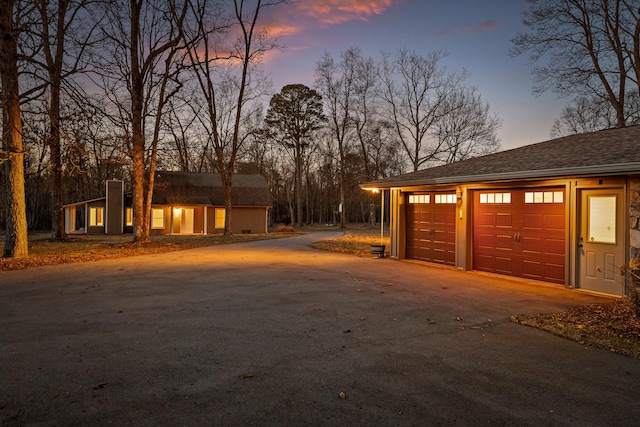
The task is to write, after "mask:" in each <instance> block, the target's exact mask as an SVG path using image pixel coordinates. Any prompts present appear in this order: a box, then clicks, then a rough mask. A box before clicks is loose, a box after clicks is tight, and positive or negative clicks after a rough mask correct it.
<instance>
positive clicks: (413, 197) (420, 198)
mask: <svg viewBox="0 0 640 427" xmlns="http://www.w3.org/2000/svg"><path fill="white" fill-rule="evenodd" d="M409 203H410V204H416V203H423V204H424V203H431V195H430V194H409Z"/></svg>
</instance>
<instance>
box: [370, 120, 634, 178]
mask: <svg viewBox="0 0 640 427" xmlns="http://www.w3.org/2000/svg"><path fill="white" fill-rule="evenodd" d="M627 173H640V126H630V127H626V128H618V129H610V130H603V131H598V132H590V133H583V134H579V135H571V136H567V137H563V138H558V139H553V140H551V141H546V142H540V143H537V144H532V145H527V146H524V147H520V148H515V149H512V150H506V151H501V152H498V153H494V154H489V155H486V156H482V157H476V158H473V159H469V160H464V161H461V162H457V163H451V164H448V165H442V166H436V167H433V168H428V169H423V170H419V171H417V172H412V173H408V174H403V175H397V176H392V177H389V178H385V179H382V180H378V181H373V182H368V183H365V184H362V185H361V186H362V187H363V188H367V187H377V188H390V187H402V186H412V185H437V184H462V183H469V182H488V181H501V180H515V179H546V178H559V177H571V176H588V175H596V174H598V175H603V174H609V175H616V174H627Z"/></svg>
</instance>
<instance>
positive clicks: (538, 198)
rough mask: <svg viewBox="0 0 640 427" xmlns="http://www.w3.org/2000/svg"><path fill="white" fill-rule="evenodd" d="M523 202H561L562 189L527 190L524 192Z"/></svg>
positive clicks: (562, 200) (562, 199) (562, 197)
mask: <svg viewBox="0 0 640 427" xmlns="http://www.w3.org/2000/svg"><path fill="white" fill-rule="evenodd" d="M524 202H525V203H563V202H564V193H563V192H562V191H527V192H525V193H524Z"/></svg>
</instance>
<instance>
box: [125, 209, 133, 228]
mask: <svg viewBox="0 0 640 427" xmlns="http://www.w3.org/2000/svg"><path fill="white" fill-rule="evenodd" d="M124 216H125V218H124V223H125V225H126V226H127V227H131V226H133V209H132V208H127V209H126V210H125V213H124Z"/></svg>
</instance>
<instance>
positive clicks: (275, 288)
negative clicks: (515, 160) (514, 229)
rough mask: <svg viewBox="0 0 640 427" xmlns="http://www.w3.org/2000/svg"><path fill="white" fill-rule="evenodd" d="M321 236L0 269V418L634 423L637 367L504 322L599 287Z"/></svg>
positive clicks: (21, 421) (639, 410)
mask: <svg viewBox="0 0 640 427" xmlns="http://www.w3.org/2000/svg"><path fill="white" fill-rule="evenodd" d="M329 236H331V234H327V233H324V234H323V233H314V234H309V235H306V236H301V237H295V238H289V239H283V240H271V241H261V242H252V243H244V244H236V245H228V246H217V247H207V248H199V249H194V250H189V251H183V252H174V253H167V254H157V255H149V256H141V257H132V258H128V259H117V260H107V261H100V262H92V263H83V264H75V265H73V264H72V265H63V266H51V267H41V268H33V269H28V270H24V271H11V272H0V425H3V426H4V425H7V426H11V425H38V426H49V425H51V426H53V425H56V426H66V425H69V426H71V425H74V426H75V425H119V426H123V425H136V426H156V425H176V426H177V425H188V426H199V425H336V426H337V425H339V426H344V425H368V426H372V425H453V424H457V425H480V424H486V425H518V426H523V425H532V426H534V425H535V426H539V425H580V426H589V425H632V424H636V425H637V422H638V420H639V419H640V405H638V390H639V389H640V361H638V360H634V359H631V358H628V357H625V356H620V355H617V354H614V353H611V352H609V351H606V350H600V349H594V348H590V347H585V346H583V345H580V344H579V343H575V342H571V341H568V340H564V339H562V338H558V337H555V336H553V335H550V334H547V333H544V332H541V331H539V330H536V329H533V328H528V327H525V326H521V325H517V324H513V323H509V322H508V317H509V316H510V315H513V314H535V313H539V312H554V311H559V310H563V309H566V308H569V307H572V306H577V305H581V304H587V303H592V302H600V301H602V298H599V297H596V296H592V295H587V294H583V293H579V292H575V291H568V290H564V289H562V288H557V287H554V286H540V285H532V284H528V283H524V282H520V281H512V280H503V279H496V278H493V277H488V276H485V275H480V274H474V273H463V272H458V271H453V270H449V269H444V268H436V267H429V266H425V265H419V264H413V263H408V262H399V261H394V260H388V259H374V258H370V259H369V258H358V257H354V256H350V255H341V254H334V253H327V252H322V251H316V250H314V249H312V248H310V247H309V243H310V242H311V241H313V240H315V239H320V238H326V237H329Z"/></svg>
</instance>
